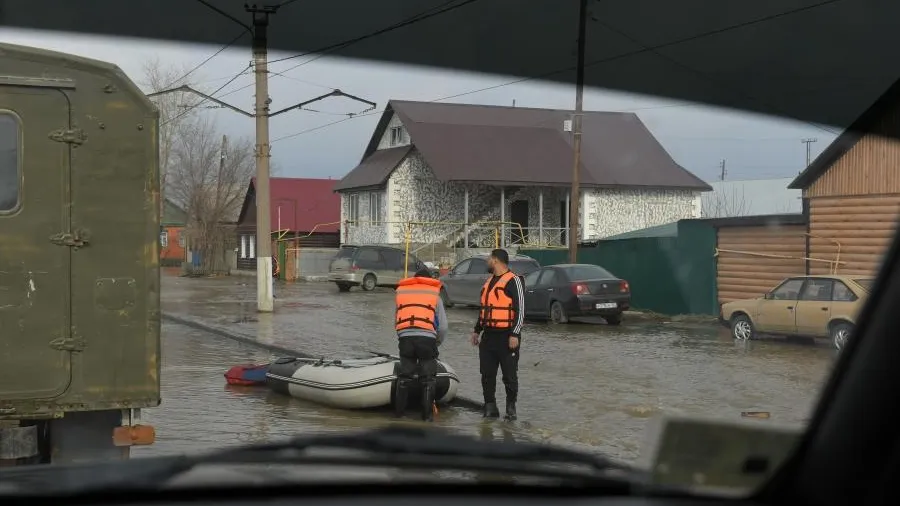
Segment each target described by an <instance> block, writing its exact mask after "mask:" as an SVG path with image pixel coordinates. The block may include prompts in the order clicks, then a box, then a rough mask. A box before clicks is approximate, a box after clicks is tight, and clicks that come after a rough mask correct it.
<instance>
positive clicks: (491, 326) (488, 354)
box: [471, 249, 525, 420]
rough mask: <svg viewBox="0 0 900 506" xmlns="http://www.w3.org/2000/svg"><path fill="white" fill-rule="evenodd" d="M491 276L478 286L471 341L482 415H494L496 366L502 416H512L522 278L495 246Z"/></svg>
mask: <svg viewBox="0 0 900 506" xmlns="http://www.w3.org/2000/svg"><path fill="white" fill-rule="evenodd" d="M488 270H489V271H490V272H491V274H492V276H491V278H490V279H488V280H487V283H485V284H484V287H483V288H482V289H481V312H480V313H479V315H478V321H477V322H476V323H475V332H473V333H472V337H471V342H472V345H473V346H478V360H479V362H480V368H481V389H482V392H483V393H484V417H485V418H497V417H499V416H500V410H498V409H497V398H496V392H497V369H498V368H499V369H500V370H501V371H502V373H503V385H504V386H505V387H506V419H507V420H515V419H516V401H517V400H518V397H519V340H520V339H521V337H522V334H521V333H522V326H523V325H524V322H525V294H524V289H523V287H522V280H521V279H520V278H519V276H517V275H516V274H515V273H514V272H512V271H510V270H509V254H508V253H507V252H506V250H502V249H495V250H494V251H491V256H490V258H488Z"/></svg>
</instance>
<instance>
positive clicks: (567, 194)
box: [564, 192, 572, 246]
mask: <svg viewBox="0 0 900 506" xmlns="http://www.w3.org/2000/svg"><path fill="white" fill-rule="evenodd" d="M569 195H570V193H569V192H566V223H565V225H564V226H565V227H566V243H568V242H569V241H568V239H569V234H570V233H572V232H571V231H570V230H569V209H571V208H570V207H569ZM564 246H565V245H564Z"/></svg>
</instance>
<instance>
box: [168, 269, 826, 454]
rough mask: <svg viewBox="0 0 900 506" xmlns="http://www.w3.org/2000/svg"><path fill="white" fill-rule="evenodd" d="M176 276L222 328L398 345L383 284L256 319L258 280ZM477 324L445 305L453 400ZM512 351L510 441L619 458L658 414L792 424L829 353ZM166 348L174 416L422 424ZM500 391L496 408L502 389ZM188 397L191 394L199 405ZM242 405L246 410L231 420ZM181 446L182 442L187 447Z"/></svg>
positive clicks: (264, 335)
mask: <svg viewBox="0 0 900 506" xmlns="http://www.w3.org/2000/svg"><path fill="white" fill-rule="evenodd" d="M174 281H175V283H174V284H173V280H171V279H164V284H163V286H164V292H163V293H164V296H163V300H164V310H165V311H167V312H176V313H179V314H182V315H187V316H190V317H192V318H199V319H203V320H204V321H212V322H220V323H223V324H227V325H231V326H232V327H233V328H235V329H236V330H237V331H239V332H241V333H243V334H246V335H249V336H256V338H257V339H259V340H264V341H267V342H268V341H271V342H272V343H274V344H277V345H279V346H283V347H287V348H292V349H299V350H303V351H306V352H308V353H313V354H321V355H325V356H335V357H342V356H350V355H355V356H358V355H359V354H361V353H362V352H363V351H364V350H369V349H371V350H377V351H387V352H395V350H396V337H395V336H394V335H393V332H392V331H391V328H392V325H391V323H392V322H391V318H392V316H391V315H392V308H393V291H391V290H376V291H375V292H361V291H352V292H350V293H344V294H339V293H337V290H336V289H335V288H334V287H333V286H332V285H329V284H327V283H297V284H292V285H286V286H284V287H283V288H281V287H279V292H278V294H279V298H278V299H277V300H276V312H275V313H272V314H267V315H257V314H256V313H255V304H253V303H252V300H253V289H254V288H255V285H249V286H243V285H241V284H239V283H236V282H235V281H234V280H233V279H232V280H205V279H204V280H193V279H192V280H183V279H178V280H174ZM243 312H246V316H247V317H248V319H249V318H250V316H251V312H252V314H253V317H254V318H256V317H257V316H259V318H258V321H256V322H252V321H251V322H248V323H242V324H233V321H234V320H235V318H238V317H240V316H241V315H242V313H243ZM263 316H265V318H263ZM475 317H476V311H474V310H472V309H465V308H453V309H449V310H448V319H449V323H450V335H449V336H448V339H447V341H446V342H445V343H444V345H443V346H442V347H441V358H442V359H443V360H446V361H448V362H449V363H450V364H451V365H452V366H453V368H454V369H455V370H456V372H457V374H458V375H459V376H460V378H461V384H460V394H461V395H464V396H466V397H469V398H473V399H476V400H478V399H480V398H481V388H480V375H479V371H478V355H477V350H476V349H475V348H473V347H472V346H470V345H469V344H468V342H467V335H468V333H469V332H470V331H471V328H472V325H473V323H474V321H475ZM175 329H176V327H174V326H167V330H166V332H167V333H170V332H174V333H183V332H184V331H183V330H181V329H178V330H175ZM522 343H523V353H524V355H523V359H522V362H521V363H520V375H519V376H520V382H521V398H520V399H519V406H518V408H519V416H520V421H519V422H517V423H516V424H515V425H516V426H515V427H510V428H509V430H511V431H512V432H513V433H514V434H516V435H517V437H519V436H523V437H527V438H531V439H538V440H542V441H552V442H554V443H559V442H562V443H568V444H578V445H590V446H594V447H595V449H596V450H600V451H602V452H603V453H605V454H608V455H610V456H612V457H614V458H618V459H623V460H631V459H633V458H635V457H636V456H637V453H638V448H639V446H640V444H641V442H642V437H643V433H644V427H645V426H646V424H647V420H648V418H650V417H651V416H654V415H656V414H661V413H678V414H693V413H696V414H702V415H710V414H712V415H718V416H726V417H734V418H739V417H740V413H741V412H745V411H766V412H769V413H771V418H772V420H773V421H777V422H778V423H802V422H803V421H804V420H805V419H806V418H807V417H808V416H809V412H810V410H811V407H812V405H813V403H814V401H815V399H816V396H817V394H818V391H819V388H820V385H821V382H822V379H823V377H824V376H825V374H826V373H827V372H828V371H829V370H830V367H831V365H832V363H833V361H834V357H835V354H834V353H833V352H832V351H831V349H830V348H828V347H827V346H809V345H807V344H800V343H796V342H793V341H789V340H784V339H765V340H760V341H751V342H735V341H734V340H733V339H731V338H730V336H729V334H728V332H727V330H725V329H723V328H722V327H720V326H717V325H702V324H688V323H678V322H659V321H651V320H647V319H628V318H626V319H625V321H623V323H622V325H620V326H610V325H606V324H603V323H600V324H597V323H590V322H589V323H578V324H572V325H549V324H545V323H529V324H527V325H526V328H525V330H524V333H523V341H522ZM165 346H166V348H165V349H164V351H165V353H164V360H165V364H166V365H165V370H164V375H163V382H164V388H166V390H165V391H164V404H163V410H162V412H165V410H166V409H170V408H171V407H172V406H179V408H180V405H181V404H182V403H183V401H182V400H180V398H179V396H181V398H187V399H195V401H194V402H195V404H194V405H192V406H187V405H185V406H184V407H185V409H187V408H188V407H191V408H193V409H195V410H200V408H204V407H206V406H207V405H209V404H215V405H216V406H215V407H214V408H212V409H211V411H210V412H209V413H211V414H204V415H202V416H203V417H205V418H201V419H202V420H204V422H202V423H201V425H202V424H203V423H206V424H207V425H210V424H213V425H216V424H217V423H218V422H217V421H210V420H209V418H210V417H212V416H214V414H216V413H219V414H220V415H216V416H221V419H222V423H223V424H226V423H232V424H238V425H240V424H243V425H244V428H242V429H241V432H242V433H246V434H255V432H253V430H251V429H250V425H251V424H254V423H257V422H256V421H254V420H256V417H257V415H259V412H263V413H265V414H266V415H265V416H266V417H268V418H267V421H268V423H269V426H268V428H267V429H266V430H267V431H268V432H267V434H269V437H279V436H283V435H293V434H297V433H309V432H322V431H328V430H349V429H353V428H357V429H358V428H367V427H375V426H380V425H384V424H389V423H413V424H415V423H421V422H418V421H416V420H405V421H402V422H395V421H393V420H391V419H390V417H388V416H385V414H384V413H377V412H346V411H340V410H330V409H327V408H322V407H319V406H313V405H310V404H306V403H303V402H301V401H297V400H294V399H290V398H287V397H280V396H277V395H274V394H272V395H269V394H267V393H266V392H265V390H262V391H254V392H235V391H230V390H229V391H225V390H222V388H221V383H222V378H221V374H222V372H224V370H225V369H226V368H227V367H228V366H230V365H233V364H236V363H246V362H252V361H255V358H252V357H266V358H268V355H267V354H260V352H258V351H255V350H249V349H247V348H239V349H234V348H233V346H235V345H234V343H230V342H228V341H227V340H222V339H220V338H215V337H210V336H209V335H205V334H201V335H200V336H198V337H196V338H184V337H179V338H174V337H167V338H166V341H165ZM210 385H213V386H214V387H215V389H216V390H217V393H216V394H215V395H214V394H211V393H209V389H210ZM226 394H227V395H226ZM498 394H499V395H500V397H501V398H500V399H499V400H500V402H501V403H502V402H503V399H502V395H503V392H502V388H500V389H498ZM198 395H199V396H201V397H202V398H201V399H199V400H196V396H198ZM216 395H217V396H219V397H223V396H224V397H226V398H225V399H221V398H217V397H216ZM203 396H208V397H209V398H208V399H207V398H206V397H203ZM185 404H186V403H185ZM245 411H246V412H252V413H253V415H254V416H253V417H250V416H249V413H245V414H242V415H238V414H236V413H241V412H245ZM159 416H164V415H159ZM185 416H187V415H185ZM191 416H195V417H196V416H200V415H191ZM259 416H262V415H259ZM188 420H194V419H191V418H190V417H188ZM226 420H227V421H228V422H226ZM178 423H181V424H184V425H188V426H190V425H192V424H193V425H196V424H198V422H196V421H181V420H179V421H178ZM480 423H481V418H480V416H479V415H478V414H477V413H472V412H468V411H462V410H456V409H443V410H442V411H441V413H440V415H439V419H438V420H437V421H436V424H437V425H439V426H444V427H450V428H453V429H455V430H459V431H464V432H468V433H472V434H480V433H481V430H482V427H481V426H480ZM216 426H218V425H216ZM207 428H208V427H207ZM179 430H180V429H179ZM224 430H225V432H224V434H222V435H220V436H218V437H219V438H220V439H222V440H227V439H228V438H229V437H230V436H229V435H228V434H229V433H228V431H229V430H230V429H227V428H226V429H224ZM187 432H188V433H190V432H191V431H190V430H188V431H187ZM259 434H262V432H259ZM198 437H200V438H201V439H202V438H203V437H205V436H204V435H202V434H201V435H200V436H198ZM247 437H250V436H247ZM254 437H255V436H254ZM184 444H185V445H187V446H190V441H188V442H185V443H184ZM163 446H165V444H164V445H163Z"/></svg>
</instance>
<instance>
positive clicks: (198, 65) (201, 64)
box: [163, 31, 247, 89]
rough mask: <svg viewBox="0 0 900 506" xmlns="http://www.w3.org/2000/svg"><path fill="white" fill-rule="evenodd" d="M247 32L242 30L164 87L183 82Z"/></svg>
mask: <svg viewBox="0 0 900 506" xmlns="http://www.w3.org/2000/svg"><path fill="white" fill-rule="evenodd" d="M246 33H247V32H246V31H241V33H239V34H237V37H235V38H233V39H231V40H230V41H228V42H227V43H225V45H224V46H222V47H220V48H219V50H218V51H216V52H215V53H213V54H211V55H209V57H207V58H206V59H205V60H203V61H202V62H200V63H198V64H197V65H196V66H195V67H194V68H192V69H191V70H188V71H187V72H185V74H184V75H183V76H181V77H179V78H178V79H175V80H173V81H172V82H171V83H169V84H168V85H167V86H165V87H164V88H163V89H169V88H171V87H172V86H175V84H177V83H179V82H181V81H184V80H185V79H187V78H188V77H190V75H191V74H193V73H194V72H196V71H198V70H200V68H201V67H203V66H204V65H206V64H207V63H209V62H210V61H211V60H212V59H213V58H215V57H216V56H219V54H221V53H222V51H225V50H226V49H228V48H229V47H231V46H232V45H233V44H234V43H235V42H237V41H239V40H240V39H241V38H242V37H243V36H244V35H245V34H246Z"/></svg>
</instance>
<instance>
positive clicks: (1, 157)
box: [0, 114, 20, 214]
mask: <svg viewBox="0 0 900 506" xmlns="http://www.w3.org/2000/svg"><path fill="white" fill-rule="evenodd" d="M19 185H20V174H19V122H18V121H16V118H15V117H14V116H12V115H10V114H3V115H0V214H3V213H7V212H12V211H15V210H16V209H18V207H19V190H20V186H19Z"/></svg>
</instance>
